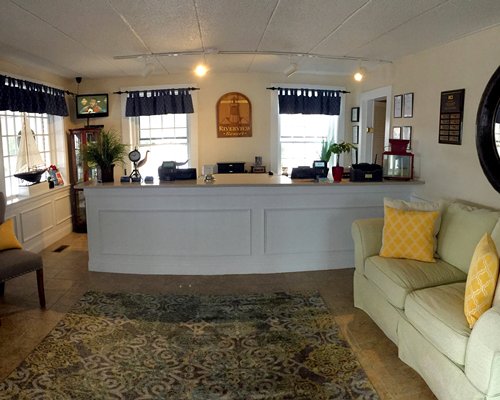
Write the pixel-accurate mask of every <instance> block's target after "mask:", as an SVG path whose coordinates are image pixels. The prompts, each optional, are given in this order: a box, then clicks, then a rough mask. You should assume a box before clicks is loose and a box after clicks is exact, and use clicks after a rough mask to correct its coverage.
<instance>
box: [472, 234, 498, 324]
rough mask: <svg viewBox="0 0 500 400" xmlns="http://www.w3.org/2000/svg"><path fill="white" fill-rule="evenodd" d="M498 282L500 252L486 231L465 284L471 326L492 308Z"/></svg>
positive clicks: (473, 258)
mask: <svg viewBox="0 0 500 400" xmlns="http://www.w3.org/2000/svg"><path fill="white" fill-rule="evenodd" d="M497 282H498V253H497V249H496V247H495V243H493V240H491V237H490V235H489V234H487V233H485V234H484V236H483V237H482V238H481V240H480V241H479V243H478V244H477V247H476V250H475V251H474V255H473V256H472V261H471V263H470V268H469V274H468V275H467V282H466V284H465V301H464V313H465V318H466V319H467V322H468V323H469V326H470V327H471V328H472V327H473V326H474V324H475V323H476V321H477V320H478V319H479V317H480V316H481V315H482V314H484V312H485V311H486V310H488V309H489V308H491V304H492V303H493V295H494V294H495V289H496V287H497Z"/></svg>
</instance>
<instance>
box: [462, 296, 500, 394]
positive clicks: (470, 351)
mask: <svg viewBox="0 0 500 400" xmlns="http://www.w3.org/2000/svg"><path fill="white" fill-rule="evenodd" d="M465 375H466V376H467V378H469V380H470V381H471V382H472V384H473V385H474V386H475V387H476V388H477V389H479V390H480V391H481V392H483V393H485V394H486V395H488V396H494V395H497V396H498V394H499V393H500V305H497V306H495V307H493V308H490V309H489V310H488V311H486V312H485V313H484V314H483V315H481V317H480V318H479V319H478V321H477V322H476V324H475V325H474V328H472V332H471V335H470V338H469V342H468V344H467V351H466V353H465Z"/></svg>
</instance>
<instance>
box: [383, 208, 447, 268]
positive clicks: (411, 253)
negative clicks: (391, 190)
mask: <svg viewBox="0 0 500 400" xmlns="http://www.w3.org/2000/svg"><path fill="white" fill-rule="evenodd" d="M438 217H439V211H414V210H399V209H397V208H392V207H388V206H385V207H384V230H383V237H382V248H381V249H380V255H381V256H382V257H394V258H408V259H412V260H419V261H427V262H434V261H435V260H434V238H435V236H434V229H435V224H436V220H437V218H438Z"/></svg>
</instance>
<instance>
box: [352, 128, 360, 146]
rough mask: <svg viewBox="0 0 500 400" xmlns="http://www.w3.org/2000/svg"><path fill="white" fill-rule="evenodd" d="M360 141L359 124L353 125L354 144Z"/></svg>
mask: <svg viewBox="0 0 500 400" xmlns="http://www.w3.org/2000/svg"><path fill="white" fill-rule="evenodd" d="M358 143H359V126H357V125H356V126H353V127H352V144H358Z"/></svg>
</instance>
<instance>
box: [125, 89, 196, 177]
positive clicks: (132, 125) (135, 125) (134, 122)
mask: <svg viewBox="0 0 500 400" xmlns="http://www.w3.org/2000/svg"><path fill="white" fill-rule="evenodd" d="M194 86H196V85H195V84H193V83H185V84H175V85H159V86H136V87H126V88H121V89H120V91H122V92H126V91H137V90H144V91H147V90H161V89H182V88H186V87H194ZM191 98H192V100H193V108H194V113H190V114H187V129H188V132H187V134H188V157H189V162H188V165H189V167H191V168H198V113H197V111H196V110H197V109H198V96H197V92H196V91H191ZM126 105H127V94H126V93H123V94H122V95H121V106H122V119H121V130H122V140H123V141H124V143H130V147H131V150H132V149H134V148H135V147H137V148H138V149H140V143H139V134H140V132H139V117H127V116H125V110H126ZM125 161H126V164H125V165H127V169H129V168H130V170H132V163H131V162H129V160H128V158H127V159H126V160H125ZM176 161H180V160H176Z"/></svg>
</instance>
